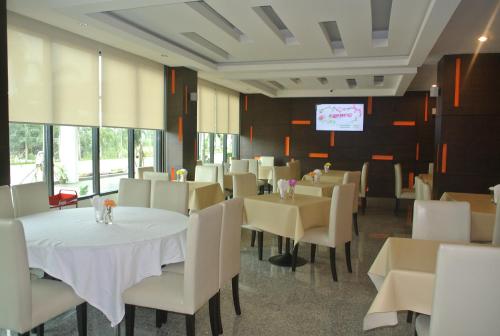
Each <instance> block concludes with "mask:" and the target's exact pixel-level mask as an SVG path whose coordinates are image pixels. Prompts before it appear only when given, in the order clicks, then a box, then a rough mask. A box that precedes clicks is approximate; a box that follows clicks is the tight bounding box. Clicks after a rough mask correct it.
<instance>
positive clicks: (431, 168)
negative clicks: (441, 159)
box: [428, 162, 434, 175]
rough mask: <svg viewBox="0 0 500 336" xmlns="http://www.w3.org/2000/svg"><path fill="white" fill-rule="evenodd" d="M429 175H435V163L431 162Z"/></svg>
mask: <svg viewBox="0 0 500 336" xmlns="http://www.w3.org/2000/svg"><path fill="white" fill-rule="evenodd" d="M428 173H429V174H431V175H433V174H434V162H429V170H428Z"/></svg>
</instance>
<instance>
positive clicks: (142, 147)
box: [134, 130, 156, 176]
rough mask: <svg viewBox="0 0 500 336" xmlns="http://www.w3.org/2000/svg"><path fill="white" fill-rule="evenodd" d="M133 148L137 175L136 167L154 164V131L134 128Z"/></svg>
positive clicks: (152, 165)
mask: <svg viewBox="0 0 500 336" xmlns="http://www.w3.org/2000/svg"><path fill="white" fill-rule="evenodd" d="M134 150H135V164H134V165H135V168H136V172H135V176H137V168H139V167H154V166H155V153H156V131H154V130H134Z"/></svg>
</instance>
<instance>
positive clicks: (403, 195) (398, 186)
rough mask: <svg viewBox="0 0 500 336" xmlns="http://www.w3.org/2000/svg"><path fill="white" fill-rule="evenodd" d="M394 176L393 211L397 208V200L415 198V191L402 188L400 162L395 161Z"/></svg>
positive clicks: (396, 210)
mask: <svg viewBox="0 0 500 336" xmlns="http://www.w3.org/2000/svg"><path fill="white" fill-rule="evenodd" d="M394 176H395V197H396V207H395V208H394V212H395V213H397V212H398V210H399V200H400V199H410V200H413V199H415V192H414V191H413V190H411V189H407V188H403V175H402V172H401V164H399V163H396V164H395V165H394Z"/></svg>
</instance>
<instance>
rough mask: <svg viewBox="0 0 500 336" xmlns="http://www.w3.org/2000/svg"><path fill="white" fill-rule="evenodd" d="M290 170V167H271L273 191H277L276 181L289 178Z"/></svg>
mask: <svg viewBox="0 0 500 336" xmlns="http://www.w3.org/2000/svg"><path fill="white" fill-rule="evenodd" d="M290 174H291V170H290V167H286V166H281V167H273V193H278V192H279V190H278V181H279V180H281V179H283V180H288V179H290Z"/></svg>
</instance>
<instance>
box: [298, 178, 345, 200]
mask: <svg viewBox="0 0 500 336" xmlns="http://www.w3.org/2000/svg"><path fill="white" fill-rule="evenodd" d="M335 185H337V184H336V183H331V182H321V181H320V182H312V181H298V182H297V184H296V185H295V194H300V195H310V196H320V197H332V193H333V188H334V187H335Z"/></svg>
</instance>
